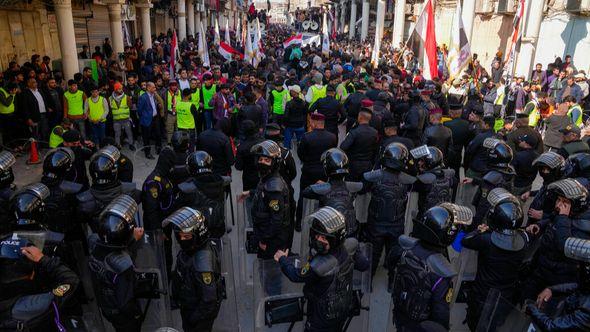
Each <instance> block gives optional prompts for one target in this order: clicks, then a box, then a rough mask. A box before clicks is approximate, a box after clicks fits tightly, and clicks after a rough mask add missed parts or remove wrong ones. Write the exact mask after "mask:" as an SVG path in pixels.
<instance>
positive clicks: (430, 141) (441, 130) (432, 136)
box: [422, 124, 453, 160]
mask: <svg viewBox="0 0 590 332" xmlns="http://www.w3.org/2000/svg"><path fill="white" fill-rule="evenodd" d="M422 144H424V145H428V146H434V147H437V148H438V149H439V150H440V151H442V153H443V156H444V157H445V160H446V158H447V156H448V155H449V150H450V148H451V146H453V132H452V131H451V129H449V128H447V127H445V126H443V125H442V124H437V125H431V126H428V127H426V129H425V130H424V134H423V135H422Z"/></svg>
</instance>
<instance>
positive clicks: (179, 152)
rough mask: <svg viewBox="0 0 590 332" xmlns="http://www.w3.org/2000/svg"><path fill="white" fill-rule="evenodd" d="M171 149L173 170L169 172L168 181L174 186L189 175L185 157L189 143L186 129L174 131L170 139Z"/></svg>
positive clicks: (187, 153) (189, 138)
mask: <svg viewBox="0 0 590 332" xmlns="http://www.w3.org/2000/svg"><path fill="white" fill-rule="evenodd" d="M170 144H171V145H172V150H174V155H175V158H174V171H172V174H170V181H171V182H172V185H173V186H174V188H176V187H178V185H179V184H180V183H182V182H184V181H186V180H188V178H189V177H190V175H189V174H188V170H187V169H186V158H187V157H188V156H189V153H190V151H189V150H190V149H191V147H192V145H194V144H192V145H191V136H190V135H189V133H188V132H186V131H175V132H174V133H173V134H172V138H171V139H170Z"/></svg>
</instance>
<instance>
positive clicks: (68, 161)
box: [43, 147, 75, 180]
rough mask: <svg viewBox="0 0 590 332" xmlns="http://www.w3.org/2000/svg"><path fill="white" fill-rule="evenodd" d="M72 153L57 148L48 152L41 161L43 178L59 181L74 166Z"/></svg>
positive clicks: (62, 148)
mask: <svg viewBox="0 0 590 332" xmlns="http://www.w3.org/2000/svg"><path fill="white" fill-rule="evenodd" d="M74 158H75V157H74V152H73V151H72V150H71V149H70V148H64V147H59V148H57V149H54V150H51V151H49V153H48V154H47V155H46V156H45V159H44V160H43V176H44V177H46V178H49V179H54V180H61V179H63V178H64V177H65V176H66V174H67V173H68V171H70V169H72V166H73V165H74Z"/></svg>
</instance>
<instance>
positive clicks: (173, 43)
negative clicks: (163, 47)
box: [170, 30, 178, 78]
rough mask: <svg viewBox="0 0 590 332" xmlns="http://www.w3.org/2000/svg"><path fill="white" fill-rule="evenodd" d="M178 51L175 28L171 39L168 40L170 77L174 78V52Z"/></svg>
mask: <svg viewBox="0 0 590 332" xmlns="http://www.w3.org/2000/svg"><path fill="white" fill-rule="evenodd" d="M177 53H178V41H177V39H176V30H174V31H173V32H172V41H171V42H170V78H174V73H175V72H176V71H175V70H174V69H175V68H174V66H175V65H176V54H177Z"/></svg>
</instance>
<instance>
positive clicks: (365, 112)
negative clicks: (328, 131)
mask: <svg viewBox="0 0 590 332" xmlns="http://www.w3.org/2000/svg"><path fill="white" fill-rule="evenodd" d="M371 117H372V114H371V111H370V110H369V109H367V108H361V109H360V111H359V115H358V118H357V123H358V126H357V127H355V128H353V129H351V130H350V132H348V134H346V137H345V138H344V140H343V141H342V143H340V149H342V150H343V151H344V152H346V154H347V155H348V156H349V157H350V160H351V162H350V174H349V179H350V180H351V181H360V180H361V179H362V176H363V174H364V173H365V172H368V171H370V170H371V169H372V168H373V161H374V160H375V154H376V153H377V149H378V148H379V145H378V142H379V137H378V136H379V133H378V132H377V130H376V129H375V128H373V127H371V126H370V125H369V121H370V120H371Z"/></svg>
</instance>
